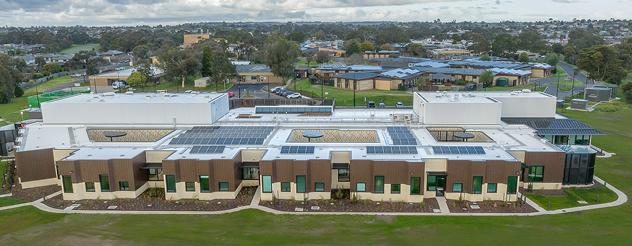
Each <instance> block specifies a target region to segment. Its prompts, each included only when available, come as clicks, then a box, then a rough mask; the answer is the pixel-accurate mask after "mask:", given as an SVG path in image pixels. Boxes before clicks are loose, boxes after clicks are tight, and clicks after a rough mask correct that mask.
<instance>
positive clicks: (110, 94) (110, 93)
mask: <svg viewBox="0 0 632 246" xmlns="http://www.w3.org/2000/svg"><path fill="white" fill-rule="evenodd" d="M114 95H115V94H114V92H106V93H103V96H108V97H111V96H114Z"/></svg>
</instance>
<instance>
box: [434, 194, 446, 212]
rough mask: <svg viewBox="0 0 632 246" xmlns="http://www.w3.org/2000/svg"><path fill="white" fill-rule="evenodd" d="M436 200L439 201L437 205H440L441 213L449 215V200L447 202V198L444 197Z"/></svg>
mask: <svg viewBox="0 0 632 246" xmlns="http://www.w3.org/2000/svg"><path fill="white" fill-rule="evenodd" d="M435 199H436V200H437V203H438V204H439V209H441V213H442V214H449V213H450V208H449V207H448V200H446V199H445V197H442V196H438V197H436V198H435Z"/></svg>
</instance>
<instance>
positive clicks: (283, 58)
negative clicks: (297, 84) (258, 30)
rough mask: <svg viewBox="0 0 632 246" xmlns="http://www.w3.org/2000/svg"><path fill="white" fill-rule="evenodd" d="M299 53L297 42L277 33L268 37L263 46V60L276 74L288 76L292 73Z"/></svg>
mask: <svg viewBox="0 0 632 246" xmlns="http://www.w3.org/2000/svg"><path fill="white" fill-rule="evenodd" d="M299 54H300V51H299V49H298V44H296V43H295V42H292V41H289V40H287V39H285V37H283V36H281V35H279V34H273V35H272V36H270V37H268V39H267V40H266V44H265V46H264V61H265V64H267V65H268V66H270V68H271V69H272V73H273V74H274V75H276V76H280V77H283V78H289V77H290V76H292V75H293V74H294V63H295V62H296V58H297V57H298V55H299Z"/></svg>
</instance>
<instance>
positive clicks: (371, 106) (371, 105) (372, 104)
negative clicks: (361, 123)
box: [366, 101, 375, 108]
mask: <svg viewBox="0 0 632 246" xmlns="http://www.w3.org/2000/svg"><path fill="white" fill-rule="evenodd" d="M366 107H367V108H375V102H374V101H369V103H367V105H366Z"/></svg>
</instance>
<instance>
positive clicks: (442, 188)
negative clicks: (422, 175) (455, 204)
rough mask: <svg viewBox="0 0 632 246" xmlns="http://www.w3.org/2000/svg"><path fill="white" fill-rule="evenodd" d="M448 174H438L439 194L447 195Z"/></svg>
mask: <svg viewBox="0 0 632 246" xmlns="http://www.w3.org/2000/svg"><path fill="white" fill-rule="evenodd" d="M445 183H446V176H437V196H444V195H445Z"/></svg>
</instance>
